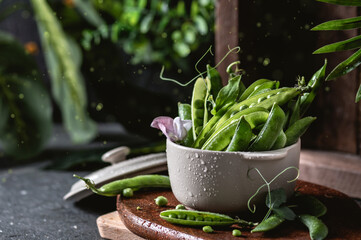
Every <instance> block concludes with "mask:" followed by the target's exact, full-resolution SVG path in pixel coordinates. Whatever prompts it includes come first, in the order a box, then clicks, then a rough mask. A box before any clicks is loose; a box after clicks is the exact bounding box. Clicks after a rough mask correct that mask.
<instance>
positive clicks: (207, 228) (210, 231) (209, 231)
mask: <svg viewBox="0 0 361 240" xmlns="http://www.w3.org/2000/svg"><path fill="white" fill-rule="evenodd" d="M202 230H203V232H205V233H212V232H214V230H213V228H212V227H211V226H204V227H203V228H202Z"/></svg>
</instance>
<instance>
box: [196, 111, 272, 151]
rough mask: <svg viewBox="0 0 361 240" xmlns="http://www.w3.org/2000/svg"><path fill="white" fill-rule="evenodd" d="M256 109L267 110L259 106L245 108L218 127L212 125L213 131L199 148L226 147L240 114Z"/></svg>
mask: <svg viewBox="0 0 361 240" xmlns="http://www.w3.org/2000/svg"><path fill="white" fill-rule="evenodd" d="M257 111H264V112H266V113H267V110H266V109H264V108H259V107H254V108H247V109H245V110H243V111H240V112H238V113H236V114H235V115H234V116H232V117H231V118H229V119H228V120H227V121H226V122H224V124H223V125H221V126H220V127H218V128H216V127H217V126H214V127H213V128H214V130H213V128H212V131H210V132H213V134H212V135H211V136H210V137H209V138H208V139H207V141H206V142H205V143H204V144H203V146H201V149H204V150H214V151H221V150H223V149H224V148H226V147H227V146H228V144H229V143H230V141H231V140H232V137H233V135H234V132H235V130H236V127H237V124H238V122H239V119H240V118H241V117H242V116H245V115H247V114H250V113H253V112H257Z"/></svg>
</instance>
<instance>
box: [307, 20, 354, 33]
mask: <svg viewBox="0 0 361 240" xmlns="http://www.w3.org/2000/svg"><path fill="white" fill-rule="evenodd" d="M353 28H361V17H353V18H347V19H338V20H332V21H328V22H324V23H321V24H319V25H317V26H315V27H313V28H312V29H311V30H312V31H324V30H348V29H353Z"/></svg>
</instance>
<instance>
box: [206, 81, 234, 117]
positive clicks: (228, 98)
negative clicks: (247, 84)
mask: <svg viewBox="0 0 361 240" xmlns="http://www.w3.org/2000/svg"><path fill="white" fill-rule="evenodd" d="M240 85H241V76H235V77H234V78H232V79H229V80H228V84H227V85H226V86H224V87H223V88H222V89H221V90H220V91H219V93H218V95H217V98H216V105H215V107H214V108H213V110H212V114H213V115H215V114H216V113H217V112H218V111H219V110H220V109H221V108H222V107H224V106H225V105H228V104H230V103H234V102H235V101H236V100H237V98H238V95H239V91H240Z"/></svg>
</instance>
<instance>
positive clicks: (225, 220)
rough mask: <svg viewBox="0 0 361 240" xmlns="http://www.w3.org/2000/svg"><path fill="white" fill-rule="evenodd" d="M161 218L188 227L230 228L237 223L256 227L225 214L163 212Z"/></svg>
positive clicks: (177, 210) (182, 211) (181, 211)
mask: <svg viewBox="0 0 361 240" xmlns="http://www.w3.org/2000/svg"><path fill="white" fill-rule="evenodd" d="M159 216H160V217H161V218H162V219H164V220H166V221H167V222H170V223H173V224H179V225H186V226H229V225H232V224H235V223H237V224H242V225H246V226H253V225H254V224H253V223H252V222H247V221H245V220H242V219H233V218H231V217H229V216H227V215H224V214H219V213H212V212H203V211H191V210H183V209H171V210H166V211H162V212H161V213H160V215H159Z"/></svg>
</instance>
